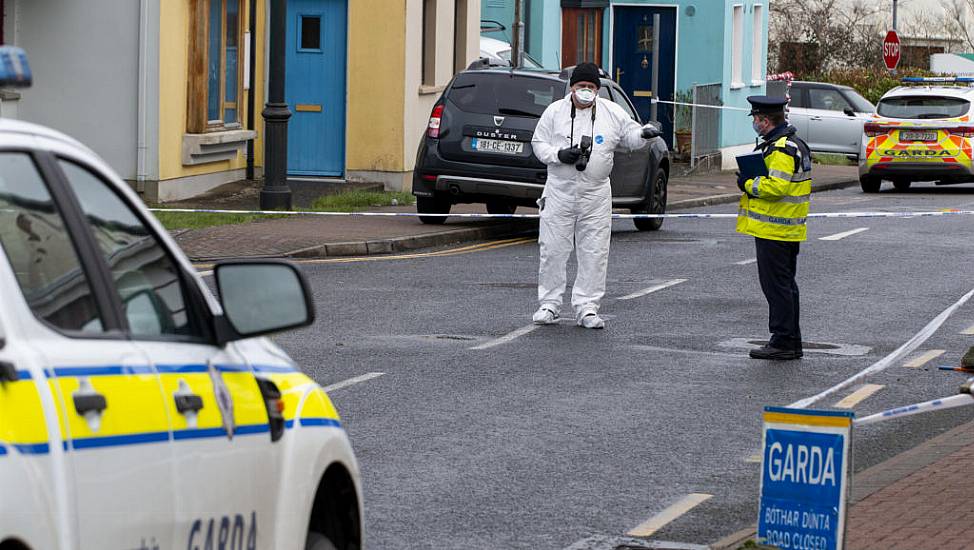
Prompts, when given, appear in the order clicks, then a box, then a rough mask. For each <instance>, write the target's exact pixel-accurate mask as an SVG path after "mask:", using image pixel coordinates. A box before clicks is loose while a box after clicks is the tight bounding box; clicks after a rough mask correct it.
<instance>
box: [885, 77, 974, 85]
mask: <svg viewBox="0 0 974 550" xmlns="http://www.w3.org/2000/svg"><path fill="white" fill-rule="evenodd" d="M900 82H903V83H904V84H923V83H945V82H957V83H962V84H970V83H974V77H971V76H906V77H903V78H902V79H900Z"/></svg>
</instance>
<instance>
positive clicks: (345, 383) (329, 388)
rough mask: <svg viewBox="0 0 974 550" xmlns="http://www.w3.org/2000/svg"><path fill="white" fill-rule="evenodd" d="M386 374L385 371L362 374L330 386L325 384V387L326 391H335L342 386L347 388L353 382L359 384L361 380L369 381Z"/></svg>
mask: <svg viewBox="0 0 974 550" xmlns="http://www.w3.org/2000/svg"><path fill="white" fill-rule="evenodd" d="M383 374H385V373H384V372H370V373H368V374H363V375H362V376H356V377H355V378H349V379H348V380H342V381H341V382H336V383H334V384H332V385H330V386H325V387H324V388H323V389H324V390H325V393H328V392H333V391H335V390H340V389H342V388H347V387H349V386H351V385H353V384H358V383H359V382H367V381H369V380H372V379H373V378H378V377H380V376H382V375H383Z"/></svg>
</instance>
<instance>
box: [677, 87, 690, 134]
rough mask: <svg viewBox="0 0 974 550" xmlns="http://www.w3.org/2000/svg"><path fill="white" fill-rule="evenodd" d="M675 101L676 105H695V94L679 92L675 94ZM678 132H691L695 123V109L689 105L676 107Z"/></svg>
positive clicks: (686, 91)
mask: <svg viewBox="0 0 974 550" xmlns="http://www.w3.org/2000/svg"><path fill="white" fill-rule="evenodd" d="M673 101H674V102H676V103H693V92H692V91H691V90H689V89H687V90H677V91H676V92H674V93H673ZM675 118H676V120H675V121H674V122H675V123H676V131H677V132H689V131H690V128H692V127H693V126H692V123H693V107H691V106H689V105H676V117H675Z"/></svg>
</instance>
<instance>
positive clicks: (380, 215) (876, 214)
mask: <svg viewBox="0 0 974 550" xmlns="http://www.w3.org/2000/svg"><path fill="white" fill-rule="evenodd" d="M149 210H151V211H152V212H173V213H198V214H234V215H248V216H334V217H365V218H369V217H378V218H416V217H419V216H422V217H424V218H480V219H524V220H531V219H538V218H539V217H540V215H539V214H481V213H476V212H470V213H457V214H421V213H419V212H318V211H312V210H308V211H304V210H219V209H214V208H150V209H149ZM971 215H974V210H953V209H946V210H927V211H917V212H818V213H812V214H809V215H808V217H809V218H816V219H818V218H929V217H941V216H971ZM612 218H613V219H617V220H634V219H655V218H662V219H688V220H700V219H703V220H709V219H733V218H737V214H736V213H720V214H718V213H695V214H694V213H686V214H617V213H613V214H612Z"/></svg>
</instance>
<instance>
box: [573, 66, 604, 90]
mask: <svg viewBox="0 0 974 550" xmlns="http://www.w3.org/2000/svg"><path fill="white" fill-rule="evenodd" d="M579 82H591V83H592V84H595V87H596V88H601V87H602V82H601V81H600V80H599V66H598V65H596V64H595V63H579V64H578V65H577V66H576V67H575V70H574V71H572V78H571V80H570V81H569V85H571V86H574V85H575V84H577V83H579Z"/></svg>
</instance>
